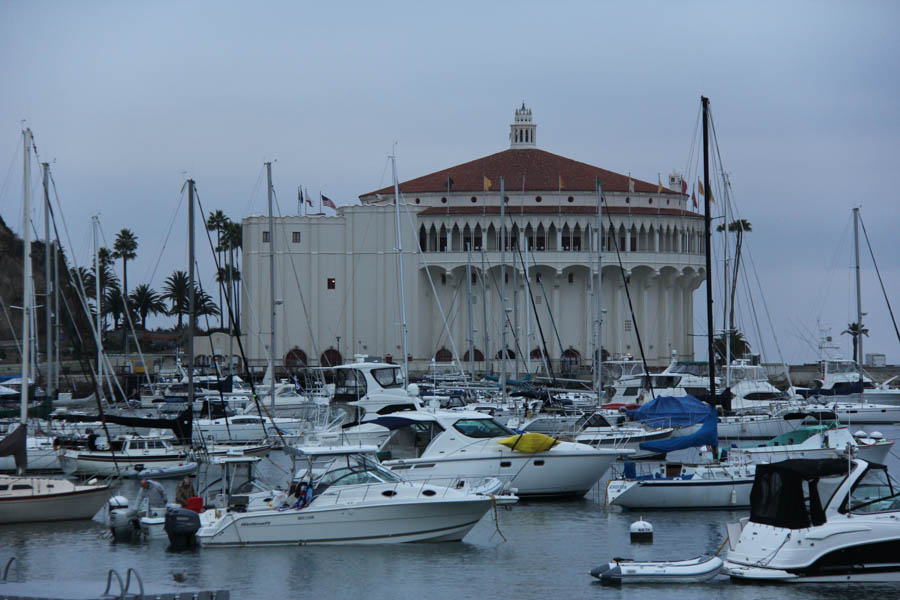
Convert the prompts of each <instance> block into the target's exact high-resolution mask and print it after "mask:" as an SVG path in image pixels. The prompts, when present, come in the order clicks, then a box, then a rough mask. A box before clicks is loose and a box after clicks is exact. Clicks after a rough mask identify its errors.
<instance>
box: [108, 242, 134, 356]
mask: <svg viewBox="0 0 900 600" xmlns="http://www.w3.org/2000/svg"><path fill="white" fill-rule="evenodd" d="M137 247H138V243H137V236H136V235H134V232H133V231H131V230H130V229H123V230H121V231H120V232H119V233H118V234H116V241H115V242H114V243H113V253H112V256H113V258H121V259H122V291H121V296H122V298H128V261H129V260H134V258H135V257H136V256H137ZM125 308H126V309H127V310H130V308H131V307H130V306H126V307H125ZM126 320H127V319H126ZM122 346H123V347H124V348H125V353H126V354H127V353H128V335H127V333H126V328H125V327H123V328H122Z"/></svg>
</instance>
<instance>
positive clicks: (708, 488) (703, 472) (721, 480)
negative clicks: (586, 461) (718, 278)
mask: <svg viewBox="0 0 900 600" xmlns="http://www.w3.org/2000/svg"><path fill="white" fill-rule="evenodd" d="M701 103H702V105H703V171H704V173H703V176H704V189H705V190H706V198H705V202H704V205H705V210H704V219H705V234H706V244H705V246H706V305H707V313H706V317H707V323H706V325H707V348H708V352H709V361H708V364H707V365H706V366H708V368H709V374H708V379H707V383H708V385H709V388H708V394H709V395H708V398H709V399H711V400H712V399H715V398H716V376H715V361H714V357H715V353H714V349H713V318H712V285H711V283H712V277H711V274H712V258H711V256H710V220H711V219H710V190H711V188H710V184H709V136H708V131H709V129H708V127H709V99H708V98H705V97H704V98H701ZM702 391H703V392H707V390H702ZM660 400H664V401H666V402H669V403H671V404H673V405H680V410H681V411H683V412H685V413H688V414H689V413H691V412H694V413H703V412H705V413H706V414H705V418H704V421H703V426H702V427H701V428H700V429H699V430H698V431H697V432H695V433H693V434H691V435H687V436H682V437H677V438H670V439H668V440H661V441H658V442H646V443H643V444H641V445H640V448H641V449H642V450H651V451H657V452H669V451H673V450H680V449H684V448H691V447H695V446H700V445H710V446H712V447H713V448H717V446H718V426H719V424H718V419H717V414H716V407H715V405H713V406H709V405H707V404H706V403H703V402H700V401H699V400H697V399H696V398H693V397H692V396H686V397H684V398H671V397H669V398H667V397H662V398H656V399H655V400H654V401H653V402H654V403H656V402H659V401H660ZM651 407H652V406H648V405H644V406H643V407H642V408H641V409H638V411H628V412H629V417H631V418H635V416H637V417H640V412H641V411H645V410H646V409H648V408H651ZM715 458H718V457H715ZM754 468H755V467H753V466H751V465H748V464H741V463H735V462H726V463H719V462H714V463H711V464H705V465H682V464H680V463H665V464H663V465H662V466H661V467H660V470H658V471H656V472H654V473H650V474H647V475H638V473H637V471H636V468H635V465H634V463H626V468H625V469H624V470H623V473H622V476H620V477H619V478H616V479H613V480H612V481H611V482H610V483H609V486H608V487H607V503H609V504H616V505H618V506H623V507H626V508H667V509H668V508H683V509H687V508H690V509H708V508H736V507H740V506H749V504H750V490H751V488H752V486H753V476H754Z"/></svg>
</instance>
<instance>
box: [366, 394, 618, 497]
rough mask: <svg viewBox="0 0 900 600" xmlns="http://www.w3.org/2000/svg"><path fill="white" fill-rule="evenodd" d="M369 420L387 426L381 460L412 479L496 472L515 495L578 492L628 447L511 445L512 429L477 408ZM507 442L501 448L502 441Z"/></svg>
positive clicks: (483, 475) (452, 478)
mask: <svg viewBox="0 0 900 600" xmlns="http://www.w3.org/2000/svg"><path fill="white" fill-rule="evenodd" d="M373 422H374V423H376V424H378V425H382V426H384V427H387V428H388V429H390V430H391V437H390V438H388V440H387V441H386V442H385V443H384V444H383V445H382V446H381V453H380V456H381V457H382V458H383V464H384V465H385V466H388V467H390V468H391V469H392V470H394V471H396V472H399V473H402V474H403V476H404V477H407V478H408V479H410V480H413V481H421V480H427V481H436V482H444V483H446V484H449V485H455V483H454V482H455V481H457V480H458V479H460V478H462V479H469V480H475V479H478V478H488V477H496V478H498V479H500V480H501V481H503V482H504V484H505V485H506V486H507V487H508V488H515V489H516V490H517V492H516V493H517V495H519V496H582V495H584V494H585V493H586V492H587V491H588V490H589V489H590V488H591V487H593V485H594V484H596V483H597V481H599V480H600V478H601V477H603V474H604V473H606V471H607V470H608V469H609V467H610V465H611V464H612V463H613V461H615V460H616V458H618V457H619V456H625V455H630V454H633V452H634V451H633V450H630V449H613V448H593V447H591V446H588V445H587V444H578V443H573V442H556V443H555V444H554V443H553V442H554V441H555V440H553V439H552V438H549V437H547V436H541V434H536V433H532V434H523V435H530V436H541V437H544V438H546V439H547V440H549V441H550V442H551V444H548V446H550V447H549V448H547V449H544V450H541V451H533V450H532V451H528V449H526V448H524V447H518V448H516V443H517V442H516V441H514V440H513V441H512V442H511V443H510V440H511V439H512V438H511V437H510V436H515V435H516V434H515V433H514V432H513V431H511V430H509V429H507V428H506V427H504V426H502V425H500V424H499V423H497V422H496V421H494V420H493V419H492V418H491V417H490V416H489V415H485V414H483V413H479V412H456V411H439V410H435V411H426V410H422V411H404V412H399V413H395V414H391V415H386V416H382V417H379V418H378V419H376V420H375V421H373ZM501 442H505V443H510V445H511V446H512V447H507V446H506V445H504V443H501Z"/></svg>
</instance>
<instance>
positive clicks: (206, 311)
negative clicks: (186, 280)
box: [194, 287, 220, 317]
mask: <svg viewBox="0 0 900 600" xmlns="http://www.w3.org/2000/svg"><path fill="white" fill-rule="evenodd" d="M218 314H220V311H219V307H218V306H216V303H215V301H214V300H213V299H212V296H210V295H209V294H207V293H206V292H204V291H203V290H201V289H200V288H199V287H197V288H194V315H195V316H197V317H205V316H210V317H214V316H216V315H218Z"/></svg>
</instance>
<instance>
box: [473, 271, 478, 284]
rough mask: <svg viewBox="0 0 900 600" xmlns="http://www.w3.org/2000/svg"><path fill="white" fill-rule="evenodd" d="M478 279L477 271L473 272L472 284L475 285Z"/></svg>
mask: <svg viewBox="0 0 900 600" xmlns="http://www.w3.org/2000/svg"><path fill="white" fill-rule="evenodd" d="M476 279H478V278H477V277H476V276H475V273H472V285H475V283H476Z"/></svg>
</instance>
